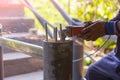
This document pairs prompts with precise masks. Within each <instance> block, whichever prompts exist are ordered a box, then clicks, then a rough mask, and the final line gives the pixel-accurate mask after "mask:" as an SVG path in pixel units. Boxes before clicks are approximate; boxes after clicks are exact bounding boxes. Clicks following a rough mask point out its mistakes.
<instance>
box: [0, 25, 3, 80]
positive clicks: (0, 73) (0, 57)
mask: <svg viewBox="0 0 120 80" xmlns="http://www.w3.org/2000/svg"><path fill="white" fill-rule="evenodd" d="M0 36H2V25H1V24H0ZM3 78H4V65H3V55H2V46H1V45H0V80H3Z"/></svg>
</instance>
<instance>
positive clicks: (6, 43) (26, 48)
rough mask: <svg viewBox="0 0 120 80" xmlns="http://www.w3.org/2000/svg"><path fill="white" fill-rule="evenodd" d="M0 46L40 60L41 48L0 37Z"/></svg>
mask: <svg viewBox="0 0 120 80" xmlns="http://www.w3.org/2000/svg"><path fill="white" fill-rule="evenodd" d="M0 43H1V45H0V46H3V47H7V48H10V49H12V50H15V51H18V52H23V53H25V54H28V55H31V56H36V57H39V58H42V52H43V48H42V47H41V46H37V45H33V44H29V43H25V42H22V41H18V40H13V39H8V38H5V37H0Z"/></svg>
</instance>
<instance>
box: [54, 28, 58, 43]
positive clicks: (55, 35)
mask: <svg viewBox="0 0 120 80" xmlns="http://www.w3.org/2000/svg"><path fill="white" fill-rule="evenodd" d="M54 39H55V42H57V27H56V28H54Z"/></svg>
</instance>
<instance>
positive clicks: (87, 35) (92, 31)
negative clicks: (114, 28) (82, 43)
mask: <svg viewBox="0 0 120 80" xmlns="http://www.w3.org/2000/svg"><path fill="white" fill-rule="evenodd" d="M105 23H106V22H105V21H96V22H90V21H89V22H85V28H84V29H83V30H82V31H81V32H80V34H79V37H80V38H83V39H85V40H88V41H90V40H92V41H95V40H96V39H97V38H99V37H101V36H104V35H105V28H104V26H105Z"/></svg>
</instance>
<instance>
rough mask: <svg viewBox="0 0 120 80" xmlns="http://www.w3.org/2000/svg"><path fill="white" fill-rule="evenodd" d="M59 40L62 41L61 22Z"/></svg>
mask: <svg viewBox="0 0 120 80" xmlns="http://www.w3.org/2000/svg"><path fill="white" fill-rule="evenodd" d="M60 41H62V24H60Z"/></svg>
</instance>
